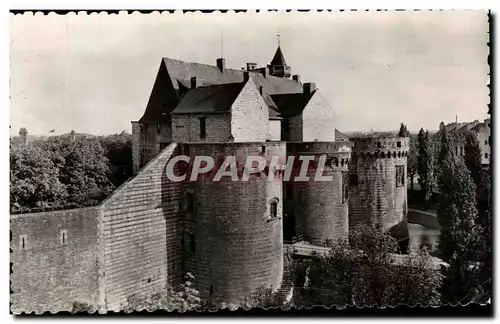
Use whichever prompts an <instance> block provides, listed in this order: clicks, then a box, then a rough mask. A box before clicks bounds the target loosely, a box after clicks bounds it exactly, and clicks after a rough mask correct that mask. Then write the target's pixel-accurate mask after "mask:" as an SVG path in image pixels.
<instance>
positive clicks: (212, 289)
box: [210, 285, 214, 297]
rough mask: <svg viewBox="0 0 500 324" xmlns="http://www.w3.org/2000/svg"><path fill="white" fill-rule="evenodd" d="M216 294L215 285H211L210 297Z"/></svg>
mask: <svg viewBox="0 0 500 324" xmlns="http://www.w3.org/2000/svg"><path fill="white" fill-rule="evenodd" d="M213 294H214V286H213V285H210V297H212V295H213Z"/></svg>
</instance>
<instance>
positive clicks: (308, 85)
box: [302, 82, 316, 94]
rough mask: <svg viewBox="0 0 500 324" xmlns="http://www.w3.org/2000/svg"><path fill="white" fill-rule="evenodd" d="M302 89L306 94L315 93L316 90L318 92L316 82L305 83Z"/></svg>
mask: <svg viewBox="0 0 500 324" xmlns="http://www.w3.org/2000/svg"><path fill="white" fill-rule="evenodd" d="M302 88H303V89H304V94H311V93H313V92H314V90H316V83H314V82H308V83H304V85H303V86H302Z"/></svg>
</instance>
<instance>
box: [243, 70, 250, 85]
mask: <svg viewBox="0 0 500 324" xmlns="http://www.w3.org/2000/svg"><path fill="white" fill-rule="evenodd" d="M248 79H250V72H248V71H244V72H243V82H244V83H246V82H247V81H248Z"/></svg>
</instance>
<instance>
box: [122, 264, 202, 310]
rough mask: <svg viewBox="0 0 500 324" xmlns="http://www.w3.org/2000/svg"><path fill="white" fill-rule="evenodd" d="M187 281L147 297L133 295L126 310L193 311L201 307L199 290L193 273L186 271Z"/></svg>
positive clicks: (125, 306) (125, 307)
mask: <svg viewBox="0 0 500 324" xmlns="http://www.w3.org/2000/svg"><path fill="white" fill-rule="evenodd" d="M184 279H185V282H184V283H183V284H182V285H181V286H180V287H179V288H178V289H172V288H171V287H169V288H167V289H166V290H165V291H163V292H161V293H156V294H154V295H152V296H149V297H147V298H141V297H139V296H137V295H133V296H131V297H129V298H128V300H127V304H126V305H124V307H123V308H124V310H125V311H126V312H132V311H141V310H144V309H146V310H148V311H154V310H157V309H159V310H168V311H173V310H177V311H178V312H181V313H183V312H186V311H193V310H196V309H198V308H200V307H201V299H200V297H199V292H198V291H197V290H196V289H195V288H194V282H195V278H194V276H193V275H192V274H191V273H189V272H188V273H186V275H185V278H184Z"/></svg>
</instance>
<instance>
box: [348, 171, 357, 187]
mask: <svg viewBox="0 0 500 324" xmlns="http://www.w3.org/2000/svg"><path fill="white" fill-rule="evenodd" d="M357 185H358V175H357V174H355V173H352V174H350V175H349V186H357Z"/></svg>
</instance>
